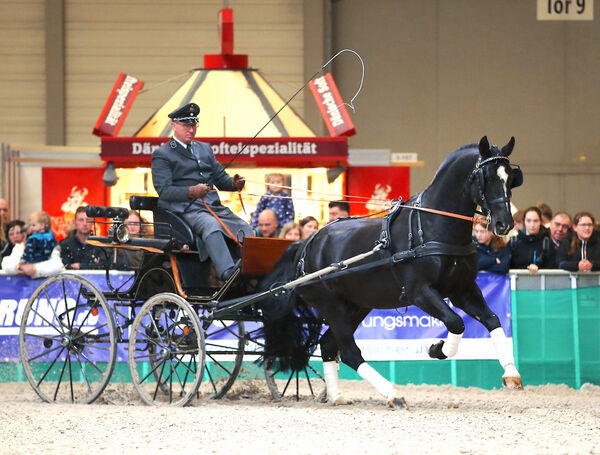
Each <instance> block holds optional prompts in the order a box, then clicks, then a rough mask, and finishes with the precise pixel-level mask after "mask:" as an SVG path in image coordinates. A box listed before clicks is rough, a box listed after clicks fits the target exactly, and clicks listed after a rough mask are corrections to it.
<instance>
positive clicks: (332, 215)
mask: <svg viewBox="0 0 600 455" xmlns="http://www.w3.org/2000/svg"><path fill="white" fill-rule="evenodd" d="M346 216H348V212H346V211H345V210H342V209H341V208H339V207H330V208H329V221H333V220H337V219H338V218H340V217H346Z"/></svg>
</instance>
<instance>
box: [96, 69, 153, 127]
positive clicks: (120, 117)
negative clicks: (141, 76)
mask: <svg viewBox="0 0 600 455" xmlns="http://www.w3.org/2000/svg"><path fill="white" fill-rule="evenodd" d="M143 86H144V83H143V82H142V81H139V80H137V79H136V78H135V77H133V76H129V75H128V74H125V73H121V74H119V77H118V78H117V82H115V86H114V87H113V89H112V92H110V96H109V97H108V100H107V101H106V104H105V105H104V109H102V113H101V114H100V117H99V118H98V121H97V122H96V126H94V131H93V133H94V134H95V135H96V136H100V137H102V136H116V135H117V134H119V130H120V129H121V126H122V125H123V122H124V121H125V117H127V114H128V113H129V109H131V106H132V105H133V100H134V99H135V97H136V95H137V94H138V92H139V91H140V89H141V88H142V87H143Z"/></svg>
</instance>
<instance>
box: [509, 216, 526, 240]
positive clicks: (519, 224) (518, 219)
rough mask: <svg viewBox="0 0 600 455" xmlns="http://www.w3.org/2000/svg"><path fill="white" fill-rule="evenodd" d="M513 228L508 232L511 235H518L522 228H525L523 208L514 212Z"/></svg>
mask: <svg viewBox="0 0 600 455" xmlns="http://www.w3.org/2000/svg"><path fill="white" fill-rule="evenodd" d="M513 223H514V225H513V228H512V229H511V230H510V232H509V233H508V236H509V237H516V236H517V234H518V233H519V231H520V230H521V229H523V210H517V211H516V212H515V213H513Z"/></svg>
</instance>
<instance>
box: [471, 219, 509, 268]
mask: <svg viewBox="0 0 600 455" xmlns="http://www.w3.org/2000/svg"><path fill="white" fill-rule="evenodd" d="M473 231H474V232H475V246H476V247H477V258H478V270H483V271H486V272H492V273H502V274H505V273H508V269H509V267H510V250H509V249H508V248H506V242H505V241H504V239H503V238H502V237H499V236H497V235H496V234H494V233H493V232H492V231H490V230H488V229H486V228H484V227H483V226H482V225H481V224H480V223H476V224H475V226H474V227H473Z"/></svg>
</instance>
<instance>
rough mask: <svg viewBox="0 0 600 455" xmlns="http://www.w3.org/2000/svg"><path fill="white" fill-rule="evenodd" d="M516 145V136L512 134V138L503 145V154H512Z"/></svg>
mask: <svg viewBox="0 0 600 455" xmlns="http://www.w3.org/2000/svg"><path fill="white" fill-rule="evenodd" d="M514 146H515V137H514V136H512V137H511V138H510V141H508V144H506V145H505V146H504V147H502V154H503V155H504V156H510V154H511V153H512V151H513V148H514Z"/></svg>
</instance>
